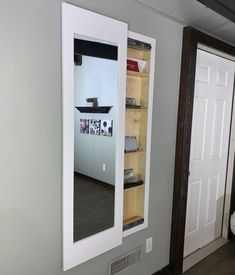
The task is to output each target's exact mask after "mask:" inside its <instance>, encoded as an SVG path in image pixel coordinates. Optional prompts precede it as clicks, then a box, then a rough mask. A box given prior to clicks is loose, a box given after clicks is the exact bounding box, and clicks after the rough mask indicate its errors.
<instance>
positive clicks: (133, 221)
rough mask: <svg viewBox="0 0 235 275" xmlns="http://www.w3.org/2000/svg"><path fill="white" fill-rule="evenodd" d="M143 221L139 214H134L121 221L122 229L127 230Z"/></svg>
mask: <svg viewBox="0 0 235 275" xmlns="http://www.w3.org/2000/svg"><path fill="white" fill-rule="evenodd" d="M143 222H144V218H143V217H141V216H134V217H131V218H128V219H126V220H124V221H123V230H124V231H125V230H128V229H130V228H132V227H135V226H138V225H140V224H142V223H143Z"/></svg>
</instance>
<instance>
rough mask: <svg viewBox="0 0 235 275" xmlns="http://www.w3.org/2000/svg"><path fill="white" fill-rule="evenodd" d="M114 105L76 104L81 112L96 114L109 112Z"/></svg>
mask: <svg viewBox="0 0 235 275" xmlns="http://www.w3.org/2000/svg"><path fill="white" fill-rule="evenodd" d="M112 107H113V106H98V107H88V106H75V108H76V109H77V110H78V111H79V112H80V113H93V114H94V113H96V114H101V113H102V114H104V113H106V114H107V113H109V112H110V110H111V108H112Z"/></svg>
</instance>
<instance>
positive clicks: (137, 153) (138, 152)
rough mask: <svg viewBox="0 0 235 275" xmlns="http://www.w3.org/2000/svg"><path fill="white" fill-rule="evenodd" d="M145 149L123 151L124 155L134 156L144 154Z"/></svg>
mask: <svg viewBox="0 0 235 275" xmlns="http://www.w3.org/2000/svg"><path fill="white" fill-rule="evenodd" d="M145 154H146V151H145V150H138V151H136V152H125V156H134V155H145Z"/></svg>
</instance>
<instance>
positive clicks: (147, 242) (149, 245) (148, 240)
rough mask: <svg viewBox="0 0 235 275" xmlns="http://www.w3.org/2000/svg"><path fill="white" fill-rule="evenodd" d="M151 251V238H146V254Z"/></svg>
mask: <svg viewBox="0 0 235 275" xmlns="http://www.w3.org/2000/svg"><path fill="white" fill-rule="evenodd" d="M152 249H153V238H152V237H151V238H148V239H147V240H146V254H147V253H149V252H151V251H152Z"/></svg>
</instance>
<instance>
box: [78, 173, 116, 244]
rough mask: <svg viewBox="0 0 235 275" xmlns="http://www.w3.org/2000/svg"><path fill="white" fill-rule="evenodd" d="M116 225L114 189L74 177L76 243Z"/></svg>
mask: <svg viewBox="0 0 235 275" xmlns="http://www.w3.org/2000/svg"><path fill="white" fill-rule="evenodd" d="M113 225H114V188H108V185H107V187H106V186H105V185H103V184H101V183H100V182H99V181H97V182H96V181H95V180H91V179H89V178H87V177H84V176H79V175H78V174H75V175H74V242H76V241H78V240H81V239H84V238H86V237H89V236H91V235H94V234H96V233H98V232H101V231H103V230H105V229H108V228H110V227H113Z"/></svg>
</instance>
